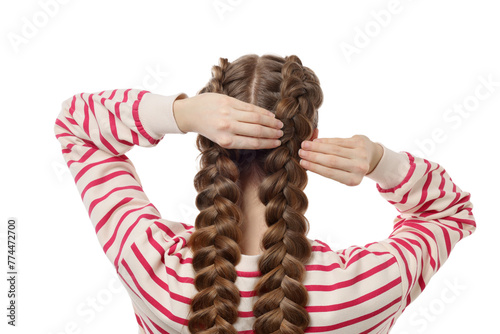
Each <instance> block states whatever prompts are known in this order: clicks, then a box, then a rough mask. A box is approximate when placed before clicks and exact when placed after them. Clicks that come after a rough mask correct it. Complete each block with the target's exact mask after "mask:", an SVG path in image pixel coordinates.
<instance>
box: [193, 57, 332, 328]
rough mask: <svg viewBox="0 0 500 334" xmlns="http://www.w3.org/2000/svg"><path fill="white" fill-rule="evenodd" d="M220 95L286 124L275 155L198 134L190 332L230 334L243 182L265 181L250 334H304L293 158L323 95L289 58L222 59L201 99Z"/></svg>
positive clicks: (305, 255) (303, 253) (303, 177)
mask: <svg viewBox="0 0 500 334" xmlns="http://www.w3.org/2000/svg"><path fill="white" fill-rule="evenodd" d="M207 92H213V93H220V94H226V95H228V96H231V97H234V98H236V99H239V100H241V101H244V102H248V103H252V104H255V105H258V106H260V107H262V108H265V109H267V110H269V111H271V112H273V113H275V115H276V118H277V119H279V120H281V121H282V122H283V123H284V126H283V128H282V130H283V132H284V135H283V136H282V137H281V138H280V140H281V145H280V146H278V147H276V148H273V149H261V150H244V149H239V150H238V149H226V148H223V147H221V146H219V145H218V144H216V143H214V142H212V141H211V140H209V139H207V138H206V137H204V136H202V135H198V137H197V140H196V145H197V147H198V149H199V150H200V152H201V153H200V155H201V159H200V171H199V172H198V173H197V174H196V176H195V178H194V186H195V188H196V190H197V191H198V195H197V197H196V206H197V208H198V209H199V210H200V213H199V215H198V216H197V217H196V221H195V230H194V232H193V234H192V235H191V237H190V239H189V242H188V246H189V247H191V249H192V252H193V269H194V271H195V273H196V275H195V279H194V285H195V287H196V289H197V291H198V293H197V294H196V295H195V296H194V297H193V299H192V300H191V305H190V306H191V308H190V314H191V317H190V318H189V324H188V326H189V330H190V332H191V333H204V334H205V333H214V334H215V333H217V334H221V333H223V334H226V333H237V331H236V329H235V328H234V326H233V324H234V323H235V322H236V321H237V319H238V305H239V302H240V294H239V290H238V288H237V287H236V285H235V281H236V278H237V274H236V269H235V265H237V264H238V263H239V261H240V259H241V250H240V247H239V243H240V240H241V238H242V232H241V230H240V227H239V223H240V222H241V216H242V211H241V209H240V207H239V204H240V200H241V196H242V191H241V183H240V180H241V178H243V176H245V177H248V176H249V175H250V174H253V173H256V175H258V176H259V179H262V182H261V184H260V185H259V198H260V200H261V201H262V203H263V204H264V205H265V206H266V208H265V219H266V223H267V225H268V229H267V230H266V232H265V234H264V236H263V239H262V245H261V247H262V248H263V249H264V252H263V254H262V256H261V257H260V259H259V263H258V265H259V270H260V272H261V277H260V279H259V281H258V282H257V284H256V286H255V291H256V295H257V296H258V299H257V301H256V302H255V304H254V306H253V313H254V316H255V318H256V320H255V323H254V328H253V329H254V330H255V332H256V333H258V334H262V333H289V334H292V333H293V334H297V333H303V331H304V330H305V329H306V328H307V326H308V325H309V322H310V318H309V314H308V312H307V311H306V309H305V306H306V304H307V302H308V298H309V296H308V292H307V290H306V288H305V287H304V285H303V283H302V282H303V279H304V275H305V264H306V263H307V262H308V261H309V258H310V256H311V245H310V243H309V241H308V239H307V237H306V235H307V233H308V231H309V222H308V220H307V218H306V217H305V216H304V214H305V211H306V210H307V206H308V199H307V196H306V195H305V193H304V192H303V190H304V188H305V186H306V185H307V174H306V170H305V169H304V168H303V167H302V166H301V165H300V164H299V161H300V157H299V154H298V151H299V149H300V146H301V143H302V141H304V140H309V139H310V138H311V135H312V134H313V131H314V129H316V128H317V125H318V108H319V107H320V106H321V104H322V102H323V92H322V90H321V88H320V84H319V80H318V78H317V76H316V75H315V73H314V72H313V71H312V70H311V69H309V68H308V67H306V66H303V65H302V62H301V60H300V59H299V58H298V57H297V56H295V55H292V56H287V57H284V58H283V57H279V56H276V55H270V54H267V55H263V56H258V55H255V54H251V55H244V56H242V57H240V58H238V59H237V60H235V61H234V62H232V63H229V62H228V60H227V59H226V58H220V60H219V65H215V66H213V68H212V78H211V80H210V81H209V82H208V84H207V85H206V86H205V87H204V88H203V89H201V90H200V91H199V92H198V94H203V93H207Z"/></svg>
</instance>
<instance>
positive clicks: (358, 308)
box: [54, 89, 476, 334]
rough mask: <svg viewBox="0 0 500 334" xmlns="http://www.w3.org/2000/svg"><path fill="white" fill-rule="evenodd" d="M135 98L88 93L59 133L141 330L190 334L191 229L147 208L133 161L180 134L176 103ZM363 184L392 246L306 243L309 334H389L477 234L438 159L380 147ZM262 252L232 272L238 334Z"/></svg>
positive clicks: (66, 107)
mask: <svg viewBox="0 0 500 334" xmlns="http://www.w3.org/2000/svg"><path fill="white" fill-rule="evenodd" d="M179 97H187V95H185V94H182V95H181V93H179V94H176V95H172V96H162V95H159V94H153V93H151V92H148V91H144V90H138V89H116V90H106V91H102V92H100V93H94V94H87V93H81V94H77V95H74V96H72V97H71V98H69V99H67V100H65V101H64V102H63V103H62V110H61V111H60V114H59V115H58V117H57V119H56V121H55V125H54V131H55V135H56V138H57V139H58V140H59V142H60V143H61V147H62V154H63V157H64V159H65V161H66V162H67V165H68V168H69V169H70V172H71V174H72V176H73V178H74V181H75V184H76V187H77V188H78V191H79V192H80V194H81V199H82V201H83V204H84V205H85V208H86V210H87V212H88V215H89V217H90V220H91V221H92V224H93V225H94V227H95V233H96V235H97V238H98V240H99V243H100V244H101V246H102V248H103V250H104V253H105V254H106V256H107V257H108V259H109V260H110V261H111V263H112V264H113V265H114V267H115V269H116V272H117V274H118V276H119V278H120V280H121V282H122V283H123V285H124V286H125V288H126V290H127V292H128V294H129V296H130V298H131V300H132V304H133V309H134V312H135V316H136V320H137V323H138V325H139V333H171V334H173V333H189V330H188V327H187V323H188V320H187V319H188V313H189V305H190V301H191V298H192V297H193V296H194V295H195V294H196V293H197V291H196V289H195V287H194V284H193V283H194V276H195V272H194V270H193V266H192V258H193V253H192V252H191V250H190V249H189V248H188V247H187V241H188V240H189V237H190V235H191V234H192V233H193V231H194V226H193V225H194V224H189V223H188V222H178V221H172V220H168V219H166V218H164V217H162V216H161V215H160V212H158V210H157V209H156V208H155V206H154V205H153V204H152V203H151V202H150V201H149V199H148V197H147V196H146V194H145V193H144V191H143V188H142V186H141V182H140V179H139V176H138V175H137V172H136V170H135V168H134V165H133V164H132V162H131V161H130V160H129V159H128V157H127V156H126V155H125V153H126V152H127V151H128V150H130V149H131V148H132V147H133V146H134V145H139V146H143V147H152V146H155V145H157V144H158V143H159V142H160V141H161V140H162V139H163V137H164V136H165V134H184V133H183V132H182V131H181V130H180V129H179V128H178V126H177V124H176V122H175V118H174V116H173V109H172V108H173V102H174V101H175V99H176V98H179ZM382 147H383V148H384V152H383V156H382V158H381V160H380V162H379V164H378V165H377V166H376V168H375V169H374V170H373V171H372V172H371V173H370V174H368V175H367V177H369V178H371V179H372V180H374V181H376V187H377V190H378V192H379V193H380V195H381V196H382V197H383V198H384V199H386V200H387V201H388V202H389V203H390V204H392V205H394V207H395V208H396V209H397V211H398V213H399V214H398V215H397V216H396V218H395V219H394V224H393V231H392V233H391V234H390V235H389V236H388V237H387V239H385V240H382V241H378V242H372V243H369V244H367V245H364V246H351V247H349V248H347V249H343V250H332V249H330V247H329V246H328V245H327V244H326V243H324V242H322V241H320V240H316V239H315V240H311V239H309V238H308V240H309V242H310V243H311V246H312V256H311V259H310V261H309V263H308V264H307V265H306V267H305V268H306V271H307V273H306V275H305V280H304V285H305V287H306V289H307V291H308V292H309V301H308V304H307V305H306V310H307V311H308V312H309V314H310V317H311V322H310V325H309V327H308V328H307V329H306V330H305V332H306V333H388V332H389V330H390V328H391V327H392V326H393V325H394V323H395V321H396V320H397V318H398V317H399V316H400V315H401V314H402V312H403V311H404V310H405V308H406V307H407V306H408V305H409V304H410V303H411V302H412V301H413V300H415V298H417V296H418V295H419V294H420V293H421V292H422V291H423V290H424V288H425V286H426V284H428V282H429V280H430V279H431V277H432V276H433V275H434V274H435V273H436V272H437V271H438V270H439V268H440V267H441V266H442V265H443V263H444V262H445V261H446V259H447V258H448V257H449V254H450V252H451V250H452V249H453V248H454V246H455V244H456V243H457V242H458V241H460V240H461V239H463V238H464V237H466V236H468V235H470V234H471V233H473V232H474V230H475V227H476V225H475V219H474V216H473V214H472V207H473V205H472V203H471V202H470V194H469V193H468V192H465V191H462V190H461V189H460V188H459V187H458V186H457V185H455V184H454V183H453V181H452V179H451V178H450V176H449V175H448V173H447V172H446V171H445V169H444V168H443V167H442V166H441V165H439V164H437V163H435V162H432V161H428V160H426V159H423V158H420V157H417V156H413V155H412V154H410V153H408V152H405V151H402V152H395V151H392V150H390V149H388V148H387V147H385V146H384V145H382ZM259 257H260V255H242V257H241V261H240V262H239V263H238V264H237V265H236V270H237V273H238V278H237V280H236V283H235V284H236V286H237V287H238V289H239V291H240V295H241V302H240V305H239V318H238V320H237V322H236V323H235V324H234V326H235V328H236V329H237V330H238V332H239V333H242V334H250V333H253V331H252V324H253V322H254V320H255V318H254V316H253V313H252V305H253V303H254V302H255V301H256V299H257V296H256V295H255V292H254V291H253V288H254V286H255V284H256V282H257V280H258V279H259V275H260V272H259V269H258V265H257V264H258V259H259Z"/></svg>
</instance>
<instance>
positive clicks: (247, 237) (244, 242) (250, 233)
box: [239, 180, 268, 255]
mask: <svg viewBox="0 0 500 334" xmlns="http://www.w3.org/2000/svg"><path fill="white" fill-rule="evenodd" d="M251 181H252V182H242V184H243V186H242V198H241V204H240V208H241V211H242V214H243V215H242V221H241V225H240V228H241V231H242V239H241V241H240V244H239V245H240V248H241V253H242V254H245V255H259V254H262V253H263V250H262V249H261V247H260V245H261V242H262V237H263V236H264V233H265V232H266V230H267V228H268V226H267V223H266V219H265V209H266V207H265V205H264V204H262V202H261V201H260V200H259V197H258V190H259V187H258V185H259V183H258V182H256V181H255V180H251Z"/></svg>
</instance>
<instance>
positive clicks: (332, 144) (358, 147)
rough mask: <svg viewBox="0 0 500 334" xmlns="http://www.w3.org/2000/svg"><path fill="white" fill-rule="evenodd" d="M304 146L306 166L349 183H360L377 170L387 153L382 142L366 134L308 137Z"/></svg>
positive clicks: (353, 184) (303, 159)
mask: <svg viewBox="0 0 500 334" xmlns="http://www.w3.org/2000/svg"><path fill="white" fill-rule="evenodd" d="M301 147H302V148H301V149H300V150H299V156H300V158H301V159H302V160H300V164H301V166H302V167H304V168H305V169H307V170H310V171H312V172H315V173H317V174H319V175H321V176H324V177H327V178H329V179H332V180H335V181H338V182H340V183H343V184H345V185H347V186H357V185H359V184H360V183H361V181H362V180H363V177H364V176H365V175H367V174H369V173H371V172H372V171H373V169H375V167H376V166H377V164H378V163H379V161H380V159H381V158H382V155H383V153H384V149H383V147H382V146H381V145H380V144H378V143H374V142H372V141H371V140H370V139H369V138H368V137H367V136H364V135H354V136H352V137H351V138H321V139H316V141H308V140H306V141H303V142H302V146H301Z"/></svg>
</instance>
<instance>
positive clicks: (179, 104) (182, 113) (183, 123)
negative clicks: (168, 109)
mask: <svg viewBox="0 0 500 334" xmlns="http://www.w3.org/2000/svg"><path fill="white" fill-rule="evenodd" d="M188 99H189V98H188V97H187V95H179V97H177V98H176V99H175V101H174V103H173V104H172V108H173V110H172V113H173V115H174V119H175V122H176V123H177V127H178V128H179V130H181V131H182V132H184V133H187V132H192V130H191V125H190V124H189V119H190V118H189V117H188V115H187V114H186V110H187V109H186V101H187V100H188Z"/></svg>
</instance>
